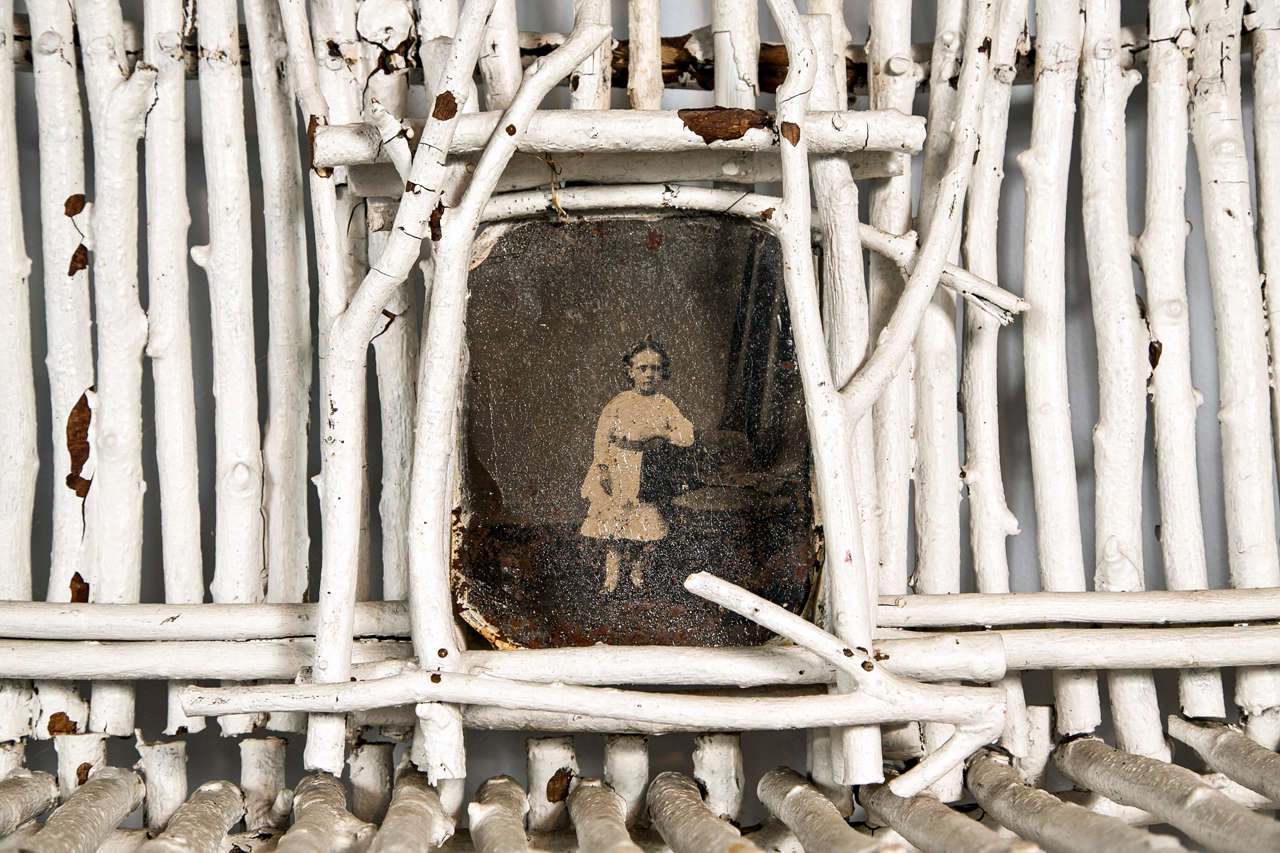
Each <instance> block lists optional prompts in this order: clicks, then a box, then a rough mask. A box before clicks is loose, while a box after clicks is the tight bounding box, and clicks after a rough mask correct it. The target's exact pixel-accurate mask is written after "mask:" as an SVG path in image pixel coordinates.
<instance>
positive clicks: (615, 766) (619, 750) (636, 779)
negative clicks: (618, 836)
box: [463, 716, 649, 826]
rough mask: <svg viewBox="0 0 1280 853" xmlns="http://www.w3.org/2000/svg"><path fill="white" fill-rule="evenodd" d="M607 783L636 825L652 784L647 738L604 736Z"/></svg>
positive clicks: (605, 779)
mask: <svg viewBox="0 0 1280 853" xmlns="http://www.w3.org/2000/svg"><path fill="white" fill-rule="evenodd" d="M463 719H464V720H465V719H466V717H465V716H464V717H463ZM604 783H605V784H606V785H608V786H609V787H610V788H612V789H613V790H614V791H615V792H616V793H617V794H618V796H620V797H622V801H623V803H624V804H625V806H626V813H625V822H626V825H627V826H631V825H633V824H634V823H635V822H636V819H637V818H639V817H640V815H641V814H642V813H643V811H644V793H645V791H646V790H647V789H648V787H649V741H648V738H645V737H641V736H637V735H610V736H609V737H608V738H606V739H605V742H604Z"/></svg>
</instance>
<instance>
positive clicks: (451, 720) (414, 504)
mask: <svg viewBox="0 0 1280 853" xmlns="http://www.w3.org/2000/svg"><path fill="white" fill-rule="evenodd" d="M607 36H608V30H607V29H606V28H603V27H599V26H594V25H583V26H581V27H575V30H574V33H573V35H571V36H570V37H569V39H568V40H567V41H566V42H565V43H564V44H563V45H562V46H561V47H559V48H557V49H556V50H555V51H554V52H553V53H551V54H549V55H548V56H546V57H544V58H542V59H541V60H539V62H538V63H536V64H535V65H533V66H531V67H530V70H529V72H528V73H527V74H526V76H525V78H524V82H523V83H522V84H521V86H520V90H519V91H518V92H517V93H516V96H515V98H514V99H513V100H512V103H511V106H510V107H509V108H508V110H507V112H506V113H505V115H504V118H503V120H502V121H503V127H504V132H502V133H498V134H496V135H495V136H494V137H493V138H492V140H491V141H490V143H489V146H488V147H487V148H486V149H485V152H484V155H483V156H482V157H481V159H480V162H479V164H478V165H477V167H476V171H475V173H474V174H473V175H472V178H471V183H470V184H469V185H468V187H467V192H466V194H465V196H464V197H463V198H462V200H461V202H460V203H459V205H458V206H457V207H455V208H452V209H451V210H450V211H449V212H448V213H447V214H445V215H442V216H441V217H439V219H440V222H439V228H440V232H441V233H440V237H441V239H440V241H438V242H435V250H436V254H435V276H434V281H433V284H432V287H431V305H430V310H429V313H428V321H427V325H426V333H425V336H424V338H425V344H424V348H423V352H422V354H421V357H420V358H419V378H418V392H419V393H418V412H417V416H416V418H415V445H414V470H413V487H412V495H411V498H410V521H411V525H410V530H411V531H412V533H411V539H410V542H411V548H410V561H409V571H410V578H411V592H412V594H411V596H410V608H411V612H412V614H413V624H414V625H415V626H418V630H416V631H415V632H414V636H413V641H414V647H415V649H416V651H417V654H418V658H419V660H432V661H433V663H437V661H436V658H439V661H438V665H442V666H444V667H446V668H450V669H451V668H453V667H455V666H457V665H458V663H455V661H457V651H458V648H457V641H456V639H455V636H454V616H453V612H454V611H453V593H452V591H451V588H450V580H449V573H450V570H449V564H450V545H449V542H450V536H451V533H450V530H451V523H452V515H451V510H452V495H453V488H452V485H451V480H450V479H449V478H450V472H451V468H450V458H451V456H452V455H453V453H454V452H455V451H456V435H457V433H456V428H457V418H456V411H455V410H456V408H457V402H458V397H459V393H460V385H461V370H462V364H461V361H462V360H461V359H460V358H459V357H458V353H459V351H460V348H461V347H462V345H463V338H464V336H465V324H466V273H467V269H468V266H469V261H470V254H471V252H470V247H471V240H472V239H473V236H474V232H475V229H476V226H477V225H478V224H479V218H480V212H481V210H482V209H483V206H484V202H485V201H486V200H487V199H488V197H489V196H490V194H491V193H492V192H493V188H494V185H495V183H496V181H497V179H498V177H499V176H500V175H501V173H502V169H503V168H504V167H505V165H506V163H507V162H508V161H509V160H510V158H511V155H512V154H513V153H514V151H515V146H516V142H517V140H518V139H519V138H520V136H521V133H522V130H523V129H524V128H526V127H527V126H528V122H529V119H530V117H531V115H532V114H533V113H534V111H535V110H536V107H537V105H538V104H539V103H541V101H542V99H543V98H544V97H545V96H546V95H547V94H548V93H549V92H550V90H551V88H552V87H553V85H554V82H555V81H556V80H558V79H560V78H561V77H562V76H563V75H565V74H567V73H569V71H570V70H571V69H572V68H573V67H574V66H576V65H577V64H578V63H579V62H581V61H582V60H583V59H584V58H585V57H586V56H588V55H589V54H590V53H591V52H592V51H593V50H594V49H595V47H596V46H597V45H598V44H599V43H600V42H601V41H602V40H604V39H606V38H607ZM472 55H474V53H472ZM461 65H462V63H454V64H451V66H450V68H451V69H453V68H458V67H460V66H461ZM466 67H467V68H469V67H470V66H469V65H468V66H466ZM450 73H451V74H453V73H458V72H454V71H452V70H451V71H450ZM446 94H447V92H446ZM437 101H439V98H437ZM432 127H434V125H432V126H429V128H428V130H431V128H432ZM442 127H443V128H445V129H446V131H447V132H444V134H443V135H442V136H441V138H440V139H441V141H442V142H443V146H442V150H443V149H447V148H448V138H449V137H448V133H451V132H452V128H453V123H452V122H449V123H447V124H444V125H442ZM512 131H514V132H512ZM431 138H433V139H434V138H435V137H434V136H432V137H431ZM422 150H423V149H422V146H421V143H420V144H419V151H422ZM439 153H440V152H437V154H439ZM419 159H421V160H422V161H424V162H428V161H429V162H430V163H432V164H436V170H435V171H434V174H436V175H437V176H438V175H440V174H442V170H443V165H442V160H443V157H440V159H439V160H433V159H431V158H429V157H428V156H426V155H425V154H424V155H423V156H422V157H420V158H417V157H416V158H415V169H416V168H417V163H418V160H419ZM436 186H437V187H438V184H437V185H436ZM429 195H434V197H435V198H439V189H438V188H437V189H434V190H432V189H431V187H421V186H419V187H418V188H417V189H416V190H414V189H411V190H410V191H409V192H408V193H406V194H405V198H403V199H402V200H401V204H400V211H399V213H398V214H397V216H396V222H397V225H396V226H395V229H394V231H393V242H392V243H390V244H389V245H388V249H387V251H386V252H384V258H385V256H387V255H391V257H390V258H385V260H380V261H379V263H378V266H379V267H387V266H388V263H389V262H390V261H391V260H392V259H394V260H395V263H396V264H397V267H396V271H397V272H400V270H401V266H402V267H403V273H401V275H400V277H401V278H403V274H404V273H407V272H408V268H409V267H410V266H411V265H412V262H413V260H414V259H415V258H416V257H417V253H418V249H419V247H420V244H421V241H422V239H423V238H424V237H425V236H427V234H426V233H425V226H426V218H427V214H428V210H429V209H430V208H424V209H418V208H417V206H416V205H415V203H413V202H414V200H415V199H423V198H425V197H426V196H429ZM417 204H421V201H418V202H417ZM432 207H434V205H432ZM415 213H420V214H421V217H420V218H419V219H417V221H416V227H415V228H414V229H413V230H412V231H407V230H404V228H405V226H404V225H402V224H401V223H402V220H403V222H405V223H411V222H414V219H413V217H414V215H415ZM399 235H403V239H402V240H400V242H398V243H397V242H395V240H396V239H397V238H398V237H399ZM395 247H399V248H395ZM390 280H391V281H393V282H394V281H395V279H394V278H393V279H390ZM364 292H365V288H364V287H363V286H362V288H361V291H360V292H358V293H357V294H356V297H355V300H354V301H353V303H352V306H351V308H349V309H348V310H349V311H352V312H355V311H356V308H357V304H358V302H359V300H360V296H361V293H364ZM353 316H356V317H360V316H361V314H359V313H355V314H354V315H353ZM361 346H363V344H361ZM357 378H358V377H357ZM360 381H362V380H360ZM348 461H351V462H354V463H356V464H359V462H360V460H359V459H358V458H357V459H354V460H348ZM348 625H349V623H348ZM345 636H346V637H348V638H349V637H350V630H349V629H348V630H346V631H345ZM450 654H452V655H454V660H453V661H450V660H448V656H449V655H450ZM426 713H428V714H430V715H433V716H434V719H435V721H436V723H437V727H436V735H435V736H434V737H433V738H432V739H431V740H432V741H433V742H428V743H427V744H425V746H426V748H427V749H426V751H427V753H428V754H429V755H430V765H429V769H428V774H429V775H430V776H431V777H432V779H433V780H436V779H440V778H462V777H464V776H465V775H466V770H465V767H466V764H465V761H466V756H465V754H464V753H463V750H462V749H461V743H462V720H461V716H460V715H459V713H458V711H457V709H450V708H435V709H430V710H428V711H427V712H426ZM420 716H422V714H420ZM446 745H448V746H449V747H450V748H449V750H448V751H447V752H446V751H445V750H444V747H445V746H446Z"/></svg>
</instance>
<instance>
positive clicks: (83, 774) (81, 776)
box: [76, 761, 93, 785]
mask: <svg viewBox="0 0 1280 853" xmlns="http://www.w3.org/2000/svg"><path fill="white" fill-rule="evenodd" d="M92 770H93V765H92V764H90V763H89V762H87V761H86V762H85V763H84V764H81V765H80V766H79V767H77V768H76V784H77V785H83V784H84V783H85V782H88V781H89V772H90V771H92Z"/></svg>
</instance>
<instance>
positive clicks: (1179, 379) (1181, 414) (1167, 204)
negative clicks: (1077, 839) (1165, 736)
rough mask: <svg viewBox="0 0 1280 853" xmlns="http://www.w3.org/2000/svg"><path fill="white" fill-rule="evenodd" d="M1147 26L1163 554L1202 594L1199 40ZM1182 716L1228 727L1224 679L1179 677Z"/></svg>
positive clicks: (1150, 247) (1150, 262) (1146, 242)
mask: <svg viewBox="0 0 1280 853" xmlns="http://www.w3.org/2000/svg"><path fill="white" fill-rule="evenodd" d="M1147 23H1148V26H1149V27H1150V29H1151V32H1153V33H1155V38H1154V39H1152V40H1151V42H1150V44H1151V48H1150V52H1149V54H1148V57H1147V198H1146V206H1145V211H1146V216H1145V225H1144V227H1143V230H1142V236H1141V237H1139V238H1138V242H1137V247H1138V257H1139V258H1140V259H1141V261H1142V278H1143V282H1144V283H1145V285H1146V294H1147V297H1146V303H1147V326H1148V327H1149V328H1150V330H1151V343H1150V345H1149V346H1150V350H1149V353H1150V359H1151V362H1152V367H1151V401H1152V429H1153V432H1154V436H1155V448H1156V456H1155V462H1156V486H1157V488H1158V490H1159V494H1160V552H1161V554H1162V556H1163V557H1164V577H1165V584H1166V585H1167V586H1168V588H1169V589H1204V588H1205V587H1207V586H1208V585H1209V581H1208V569H1207V567H1206V565H1205V551H1204V531H1203V529H1202V524H1201V520H1200V484H1199V482H1198V480H1197V477H1196V410H1197V409H1198V408H1199V406H1200V392H1199V391H1197V390H1196V389H1195V387H1194V386H1193V385H1192V384H1191V340H1190V336H1191V329H1190V322H1189V318H1188V304H1187V283H1186V275H1185V272H1184V262H1185V256H1186V237H1187V224H1186V216H1185V211H1184V200H1185V196H1186V182H1187V181H1186V173H1187V95H1188V92H1187V78H1188V75H1187V56H1186V51H1187V50H1188V48H1189V47H1190V44H1191V42H1192V40H1193V36H1192V33H1191V19H1190V18H1189V17H1188V15H1187V6H1186V4H1185V3H1183V2H1179V0H1152V2H1151V4H1150V8H1149V10H1148V13H1147ZM1178 694H1179V700H1180V702H1181V705H1182V711H1183V713H1184V714H1188V715H1190V716H1193V717H1224V716H1226V706H1225V704H1224V701H1223V695H1222V677H1221V675H1219V674H1218V673H1216V672H1208V671H1204V672H1195V671H1190V670H1189V671H1186V672H1182V673H1179V676H1178Z"/></svg>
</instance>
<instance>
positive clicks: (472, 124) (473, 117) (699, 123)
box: [314, 109, 925, 179]
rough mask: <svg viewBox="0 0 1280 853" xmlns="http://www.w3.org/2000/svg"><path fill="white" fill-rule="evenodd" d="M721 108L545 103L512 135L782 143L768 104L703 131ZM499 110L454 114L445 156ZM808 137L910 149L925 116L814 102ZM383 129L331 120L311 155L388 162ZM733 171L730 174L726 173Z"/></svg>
mask: <svg viewBox="0 0 1280 853" xmlns="http://www.w3.org/2000/svg"><path fill="white" fill-rule="evenodd" d="M721 114H722V113H721V112H720V111H698V110H693V111H690V110H617V111H610V112H601V111H585V110H548V111H546V112H540V113H538V114H537V115H536V116H535V117H533V118H532V119H530V124H529V132H528V135H526V136H524V137H521V139H519V140H517V142H516V150H517V151H519V152H520V153H523V154H556V155H559V154H574V153H578V154H607V153H611V152H612V153H616V152H622V151H625V152H629V153H632V154H633V155H634V154H645V153H675V152H685V151H687V152H691V153H692V152H700V151H708V150H710V151H723V152H731V151H734V152H742V153H748V152H752V153H763V152H772V153H773V154H775V155H776V154H777V152H778V151H779V150H780V145H781V143H780V142H779V139H778V136H777V134H776V133H775V131H774V130H773V128H772V123H771V121H770V120H771V119H772V118H773V117H772V116H770V115H769V114H768V113H766V112H762V111H751V112H744V113H740V114H738V117H739V118H740V123H741V125H742V126H741V128H740V130H741V133H740V135H736V136H730V137H729V138H727V139H713V141H712V142H708V141H707V138H706V136H704V134H706V135H715V136H718V135H719V134H720V133H722V132H723V133H730V132H732V133H735V134H736V133H738V130H739V128H737V127H736V125H735V128H734V129H732V130H730V129H729V128H726V127H725V126H724V123H723V120H721V121H720V122H716V121H715V119H716V118H717V117H718V116H719V115H721ZM502 121H503V118H502V114H501V113H498V112H484V113H471V114H467V115H464V116H461V117H459V119H458V121H457V130H456V131H455V133H454V134H453V136H452V138H451V139H450V140H449V142H448V148H447V150H448V152H449V155H450V157H451V158H457V157H459V156H463V155H469V154H475V153H477V152H480V151H482V150H483V149H484V147H485V143H486V141H487V140H488V139H489V137H490V136H492V135H493V134H494V133H495V132H496V131H498V130H499V129H500V128H504V127H505V125H504V124H502ZM798 124H799V125H800V128H801V130H802V132H805V133H808V134H809V136H810V137H811V142H812V146H813V147H812V151H811V153H814V154H852V153H855V152H859V151H892V152H898V153H904V154H915V153H918V152H919V151H920V148H921V145H922V144H923V143H924V136H925V134H924V122H922V121H921V120H920V118H919V117H913V116H911V115H909V114H908V115H903V114H902V113H899V112H897V111H896V110H878V111H866V110H830V109H815V110H814V111H813V112H811V113H809V114H807V115H806V116H804V117H803V121H802V122H798ZM409 127H410V128H411V129H412V130H413V131H414V133H415V137H416V136H418V135H420V134H421V133H423V132H425V129H424V123H423V121H422V120H419V119H411V120H410V121H409ZM383 148H384V146H383V144H382V135H381V133H380V132H379V130H378V129H377V128H376V127H375V126H373V125H371V124H352V125H330V126H328V127H326V128H324V129H323V130H318V131H317V132H316V148H315V160H314V163H315V165H317V166H321V167H332V166H344V165H358V164H367V163H376V162H380V161H382V162H387V161H388V155H386V154H384V153H383ZM725 177H726V178H730V179H733V177H734V176H733V175H731V174H730V175H726V176H725Z"/></svg>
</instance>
